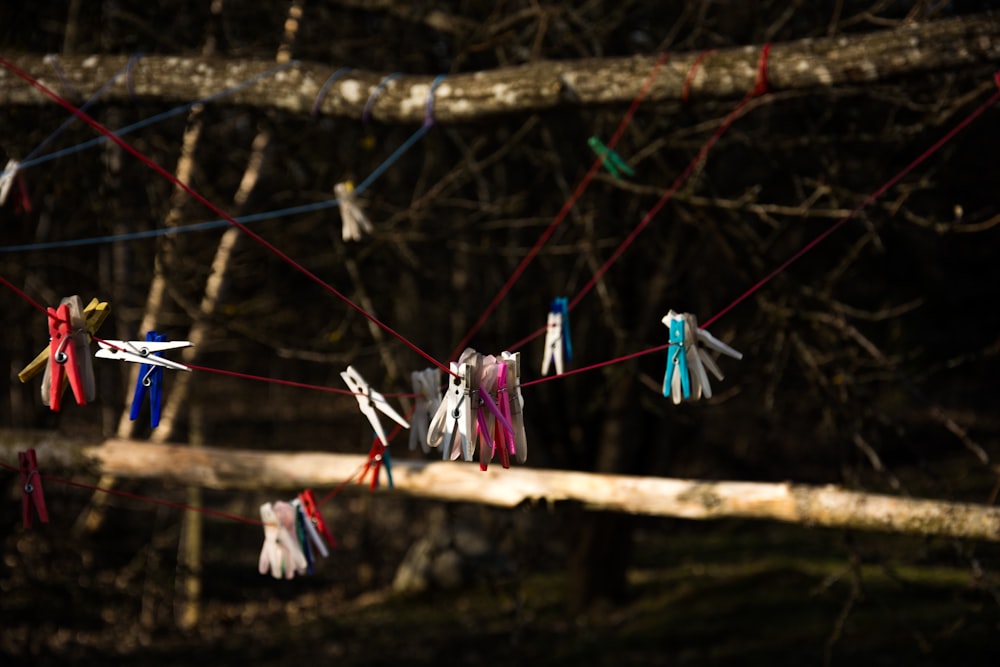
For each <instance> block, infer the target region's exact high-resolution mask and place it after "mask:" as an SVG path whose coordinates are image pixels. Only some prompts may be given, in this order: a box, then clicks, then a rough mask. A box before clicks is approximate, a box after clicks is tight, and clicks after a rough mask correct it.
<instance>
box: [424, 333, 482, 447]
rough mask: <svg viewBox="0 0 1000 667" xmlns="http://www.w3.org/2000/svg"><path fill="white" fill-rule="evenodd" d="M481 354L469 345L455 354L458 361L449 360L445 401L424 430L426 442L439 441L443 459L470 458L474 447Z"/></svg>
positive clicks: (435, 443)
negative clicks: (443, 443) (458, 353)
mask: <svg viewBox="0 0 1000 667" xmlns="http://www.w3.org/2000/svg"><path fill="white" fill-rule="evenodd" d="M482 356H483V355H481V354H479V353H478V352H476V351H475V350H473V349H472V348H471V347H467V348H465V350H464V351H463V352H462V354H460V355H459V356H458V362H451V363H450V364H449V368H450V369H451V373H452V380H451V384H450V385H448V390H447V391H446V392H445V400H444V401H442V403H441V405H440V406H439V407H438V411H437V412H436V413H435V414H434V418H433V419H431V425H430V428H428V430H427V443H428V444H429V445H430V446H431V447H437V446H438V445H440V444H441V443H442V442H445V441H446V442H445V446H444V448H443V450H442V452H441V458H443V459H444V460H448V459H449V458H450V459H451V460H453V461H454V460H455V459H457V458H458V457H459V456H461V457H462V458H463V459H464V460H466V461H471V460H472V454H473V452H474V451H475V448H476V428H477V423H478V420H477V415H476V413H477V408H478V406H479V396H478V393H479V384H478V383H479V362H480V359H481V358H482Z"/></svg>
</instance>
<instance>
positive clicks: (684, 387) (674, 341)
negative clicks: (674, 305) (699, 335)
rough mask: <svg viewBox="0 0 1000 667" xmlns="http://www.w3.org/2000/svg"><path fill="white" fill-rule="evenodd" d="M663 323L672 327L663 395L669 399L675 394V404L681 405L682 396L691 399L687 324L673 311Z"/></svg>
mask: <svg viewBox="0 0 1000 667" xmlns="http://www.w3.org/2000/svg"><path fill="white" fill-rule="evenodd" d="M663 323H664V324H666V325H667V326H668V327H670V352H669V353H668V354H667V369H666V372H665V373H664V375H663V395H664V396H665V397H667V398H669V397H671V393H673V399H674V403H680V402H681V396H683V397H684V398H685V399H687V398H691V375H690V374H689V372H688V363H687V350H686V349H685V338H684V333H685V332H684V328H685V326H686V324H687V322H686V320H685V318H684V315H683V314H681V313H675V312H674V311H672V310H671V311H670V312H669V313H668V314H667V316H666V317H664V318H663Z"/></svg>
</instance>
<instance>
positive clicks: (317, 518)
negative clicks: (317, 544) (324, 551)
mask: <svg viewBox="0 0 1000 667" xmlns="http://www.w3.org/2000/svg"><path fill="white" fill-rule="evenodd" d="M299 502H300V503H302V509H303V510H305V513H306V517H308V519H309V520H310V521H312V523H313V525H314V526H316V530H317V531H318V532H319V534H320V535H322V536H323V539H324V540H326V543H327V544H329V545H330V548H331V549H336V548H337V540H335V539H333V533H331V532H330V529H329V528H327V527H326V522H325V521H323V515H322V514H320V512H319V506H318V505H316V497H315V496H314V495H313V492H312V489H306V490H305V491H303V492H302V493H300V494H299Z"/></svg>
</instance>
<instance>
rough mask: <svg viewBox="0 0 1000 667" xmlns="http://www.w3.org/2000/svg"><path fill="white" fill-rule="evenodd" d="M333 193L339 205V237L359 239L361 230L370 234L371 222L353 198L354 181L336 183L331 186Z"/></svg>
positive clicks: (350, 239)
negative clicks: (340, 225) (340, 224)
mask: <svg viewBox="0 0 1000 667" xmlns="http://www.w3.org/2000/svg"><path fill="white" fill-rule="evenodd" d="M333 193H334V194H335V195H337V201H338V202H339V205H340V219H341V223H342V227H341V237H342V238H343V239H344V240H345V241H360V240H361V232H362V230H363V231H365V232H367V233H369V234H371V233H372V231H373V230H372V223H371V221H369V220H368V216H366V215H365V212H364V211H363V210H361V206H360V205H359V204H358V201H357V199H355V196H354V183H353V182H351V181H344V182H343V183H337V184H336V185H334V186H333Z"/></svg>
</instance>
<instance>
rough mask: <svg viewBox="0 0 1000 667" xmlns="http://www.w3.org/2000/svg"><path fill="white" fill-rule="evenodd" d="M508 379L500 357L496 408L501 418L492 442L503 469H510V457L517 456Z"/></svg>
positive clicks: (505, 362) (506, 370)
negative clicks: (508, 427)
mask: <svg viewBox="0 0 1000 667" xmlns="http://www.w3.org/2000/svg"><path fill="white" fill-rule="evenodd" d="M510 377H511V372H510V364H508V362H507V361H505V360H504V359H503V358H502V357H501V359H500V360H499V361H497V408H498V409H499V410H500V415H501V416H500V417H498V418H497V423H496V435H495V436H494V437H493V442H494V443H495V444H496V449H497V450H498V451H499V452H500V465H502V466H503V467H504V468H509V467H510V457H511V455H513V456H515V457H516V456H517V449H516V447H515V443H516V442H517V436H516V434H515V428H516V427H515V426H514V416H513V414H512V413H511V410H510V403H511V400H510V390H511V387H510V382H509V378H510ZM515 400H517V399H515ZM504 423H506V424H507V425H508V426H510V430H508V429H507V428H506V426H504Z"/></svg>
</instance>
